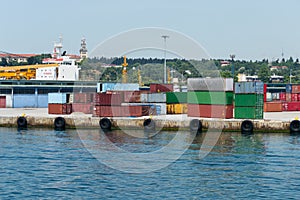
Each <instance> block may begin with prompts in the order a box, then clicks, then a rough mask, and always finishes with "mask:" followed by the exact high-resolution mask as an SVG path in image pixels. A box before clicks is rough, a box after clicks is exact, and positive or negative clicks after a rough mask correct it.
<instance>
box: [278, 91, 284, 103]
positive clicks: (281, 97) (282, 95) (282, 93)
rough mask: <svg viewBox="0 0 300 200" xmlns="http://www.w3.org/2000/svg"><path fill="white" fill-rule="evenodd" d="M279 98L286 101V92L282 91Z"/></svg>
mask: <svg viewBox="0 0 300 200" xmlns="http://www.w3.org/2000/svg"><path fill="white" fill-rule="evenodd" d="M279 99H280V101H286V93H285V92H281V93H280V94H279Z"/></svg>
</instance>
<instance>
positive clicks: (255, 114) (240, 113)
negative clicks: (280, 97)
mask: <svg viewBox="0 0 300 200" xmlns="http://www.w3.org/2000/svg"><path fill="white" fill-rule="evenodd" d="M234 118H235V119H263V118H264V107H263V106H256V107H235V108H234Z"/></svg>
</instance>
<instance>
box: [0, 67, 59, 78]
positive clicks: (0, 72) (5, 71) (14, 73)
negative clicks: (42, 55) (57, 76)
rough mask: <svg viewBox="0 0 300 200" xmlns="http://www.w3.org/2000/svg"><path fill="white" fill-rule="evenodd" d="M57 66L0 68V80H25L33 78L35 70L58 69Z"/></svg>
mask: <svg viewBox="0 0 300 200" xmlns="http://www.w3.org/2000/svg"><path fill="white" fill-rule="evenodd" d="M58 66H59V64H56V63H55V64H37V65H21V66H12V67H0V79H16V80H20V79H26V80H30V79H33V78H35V76H36V69H38V68H45V67H58Z"/></svg>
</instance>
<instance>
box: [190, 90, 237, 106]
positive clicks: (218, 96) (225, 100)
mask: <svg viewBox="0 0 300 200" xmlns="http://www.w3.org/2000/svg"><path fill="white" fill-rule="evenodd" d="M187 101H188V103H191V104H210V105H212V104H219V105H231V104H233V92H217V91H210V92H209V91H197V92H188V94H187Z"/></svg>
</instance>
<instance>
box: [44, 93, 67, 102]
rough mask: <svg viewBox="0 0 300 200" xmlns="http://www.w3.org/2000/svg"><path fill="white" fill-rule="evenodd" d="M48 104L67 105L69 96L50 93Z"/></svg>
mask: <svg viewBox="0 0 300 200" xmlns="http://www.w3.org/2000/svg"><path fill="white" fill-rule="evenodd" d="M48 103H58V104H64V103H67V94H66V93H48Z"/></svg>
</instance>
